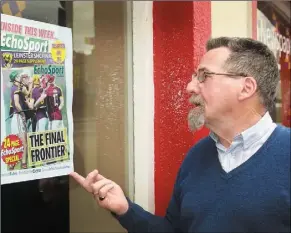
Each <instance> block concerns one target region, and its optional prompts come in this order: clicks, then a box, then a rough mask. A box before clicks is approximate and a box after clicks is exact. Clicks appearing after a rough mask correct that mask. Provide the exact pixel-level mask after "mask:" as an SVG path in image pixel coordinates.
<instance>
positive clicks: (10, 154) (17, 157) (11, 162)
mask: <svg viewBox="0 0 291 233" xmlns="http://www.w3.org/2000/svg"><path fill="white" fill-rule="evenodd" d="M23 152H24V146H23V144H22V141H21V139H20V138H19V137H18V136H17V135H14V134H12V135H9V136H7V137H6V138H4V140H3V142H2V145H1V158H2V160H3V162H4V163H6V164H7V165H8V166H9V167H10V168H12V167H14V166H15V165H16V164H17V163H18V162H19V161H21V159H22V156H23Z"/></svg>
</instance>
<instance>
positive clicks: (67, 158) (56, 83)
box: [1, 14, 74, 185]
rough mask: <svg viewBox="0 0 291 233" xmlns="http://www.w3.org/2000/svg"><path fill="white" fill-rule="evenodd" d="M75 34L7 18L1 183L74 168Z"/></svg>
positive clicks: (3, 54) (3, 39)
mask: <svg viewBox="0 0 291 233" xmlns="http://www.w3.org/2000/svg"><path fill="white" fill-rule="evenodd" d="M72 76H73V65H72V31H71V29H69V28H66V27H60V26H56V25H51V24H47V23H41V22H37V21H33V20H27V19H23V18H18V17H14V16H9V15H5V14H1V185H2V184H9V183H15V182H21V181H28V180H35V179H42V178H49V177H56V176H63V175H67V174H69V173H70V172H72V171H73V170H74V168H73V149H74V147H73V145H74V143H73V116H72V101H73V77H72Z"/></svg>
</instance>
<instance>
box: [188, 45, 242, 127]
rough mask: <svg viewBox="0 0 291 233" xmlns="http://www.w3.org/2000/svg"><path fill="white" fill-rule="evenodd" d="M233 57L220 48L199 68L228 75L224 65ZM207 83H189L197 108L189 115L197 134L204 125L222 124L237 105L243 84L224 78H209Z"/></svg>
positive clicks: (207, 54)
mask: <svg viewBox="0 0 291 233" xmlns="http://www.w3.org/2000/svg"><path fill="white" fill-rule="evenodd" d="M229 55H230V51H229V50H228V49H227V48H217V49H213V50H210V51H208V52H207V53H206V54H205V55H204V56H203V58H202V59H201V62H200V64H199V66H198V68H197V71H198V73H199V72H201V71H206V72H215V73H228V72H227V71H226V70H224V69H223V66H224V64H225V61H226V60H227V58H228V57H229ZM205 77H206V79H205V80H204V82H202V83H200V82H199V81H198V80H197V77H193V79H192V80H191V82H190V83H188V86H187V91H188V92H189V93H190V94H191V95H192V96H191V98H190V102H191V103H192V104H195V105H196V104H198V107H195V108H193V109H192V110H191V111H190V112H189V115H188V120H189V126H190V128H191V130H197V129H199V128H200V127H202V126H203V124H204V123H205V124H206V125H209V124H211V123H214V122H223V121H224V120H225V117H226V116H228V114H230V113H231V112H232V111H233V109H234V108H235V106H236V104H237V94H238V91H239V88H240V87H241V86H240V83H239V81H238V79H234V78H231V77H229V76H225V75H215V74H211V75H206V76H205Z"/></svg>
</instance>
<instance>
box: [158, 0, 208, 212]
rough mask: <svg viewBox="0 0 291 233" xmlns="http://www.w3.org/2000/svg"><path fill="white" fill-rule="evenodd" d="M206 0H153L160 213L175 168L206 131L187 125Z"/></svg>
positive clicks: (205, 22) (205, 36) (204, 30)
mask: <svg viewBox="0 0 291 233" xmlns="http://www.w3.org/2000/svg"><path fill="white" fill-rule="evenodd" d="M210 4H211V3H210V2H186V1H181V2H178V1H175V2H160V1H154V2H153V22H154V23H153V36H154V85H155V120H154V124H155V132H154V135H155V212H156V214H157V215H164V214H165V211H166V208H167V206H168V203H169V200H170V197H171V194H172V189H173V185H174V182H175V179H176V174H177V171H178V169H179V167H180V165H181V162H182V160H183V159H184V157H185V154H186V153H187V151H188V150H189V148H190V147H191V146H192V145H193V144H194V143H195V142H196V141H198V140H199V139H201V138H202V137H204V136H205V135H207V134H208V130H207V129H202V130H201V131H200V132H197V133H195V135H194V136H193V134H191V133H190V132H189V131H188V126H187V113H188V110H189V104H188V98H189V95H188V94H187V93H186V92H185V89H186V85H187V83H188V82H189V81H190V79H191V74H192V72H193V71H194V67H195V66H197V64H198V62H199V58H200V57H201V56H202V54H203V53H204V46H205V42H206V40H207V39H208V38H209V37H210V30H211V22H210V20H211V15H210V14H211V8H210Z"/></svg>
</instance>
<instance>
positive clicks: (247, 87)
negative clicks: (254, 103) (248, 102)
mask: <svg viewBox="0 0 291 233" xmlns="http://www.w3.org/2000/svg"><path fill="white" fill-rule="evenodd" d="M256 91H257V82H256V80H255V79H254V78H253V77H246V78H244V79H243V82H242V88H241V91H240V93H239V97H238V98H239V100H244V99H247V98H250V97H251V96H253V95H254V93H256Z"/></svg>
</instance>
